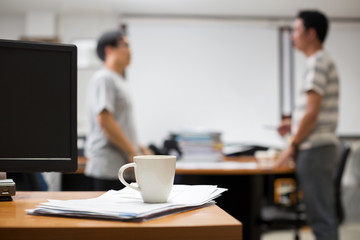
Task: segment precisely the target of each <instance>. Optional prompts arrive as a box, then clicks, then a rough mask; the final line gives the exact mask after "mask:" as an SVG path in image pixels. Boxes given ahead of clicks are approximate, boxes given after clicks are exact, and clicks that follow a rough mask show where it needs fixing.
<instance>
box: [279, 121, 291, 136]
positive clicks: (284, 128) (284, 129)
mask: <svg viewBox="0 0 360 240" xmlns="http://www.w3.org/2000/svg"><path fill="white" fill-rule="evenodd" d="M277 131H278V133H279V134H280V136H282V137H283V136H285V135H286V134H288V133H290V132H291V118H284V119H283V120H282V121H281V123H280V125H279V127H278V128H277Z"/></svg>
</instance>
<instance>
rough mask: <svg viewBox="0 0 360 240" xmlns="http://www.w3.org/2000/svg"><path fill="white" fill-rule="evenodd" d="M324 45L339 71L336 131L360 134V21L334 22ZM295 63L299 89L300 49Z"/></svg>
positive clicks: (303, 63) (301, 64)
mask: <svg viewBox="0 0 360 240" xmlns="http://www.w3.org/2000/svg"><path fill="white" fill-rule="evenodd" d="M325 49H326V50H327V51H328V52H329V54H330V55H331V56H332V58H333V59H334V61H335V64H336V67H337V70H338V74H339V81H340V99H339V101H340V104H339V123H338V128H337V132H338V134H339V135H340V136H341V135H343V136H360V106H359V103H360V23H333V24H331V25H330V31H329V33H328V37H327V39H326V41H325ZM295 63H296V64H295V79H296V86H297V89H299V85H300V84H299V83H300V82H301V75H302V73H303V71H304V68H305V57H304V56H303V55H302V54H300V53H297V54H296V58H295ZM295 92H297V91H295Z"/></svg>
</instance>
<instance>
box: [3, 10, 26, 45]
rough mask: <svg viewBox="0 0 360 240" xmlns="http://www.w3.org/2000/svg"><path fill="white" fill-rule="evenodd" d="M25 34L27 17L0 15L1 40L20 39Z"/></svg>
mask: <svg viewBox="0 0 360 240" xmlns="http://www.w3.org/2000/svg"><path fill="white" fill-rule="evenodd" d="M24 34H25V15H20V14H19V15H0V39H19V38H20V37H21V36H23V35H24Z"/></svg>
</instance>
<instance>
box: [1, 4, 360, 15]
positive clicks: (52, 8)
mask: <svg viewBox="0 0 360 240" xmlns="http://www.w3.org/2000/svg"><path fill="white" fill-rule="evenodd" d="M305 8H306V9H309V8H310V9H321V10H322V11H324V12H325V13H326V14H327V15H328V16H329V17H332V18H360V1H359V0H0V15H6V14H7V15H9V14H25V13H26V12H37V11H41V12H44V11H45V12H53V13H56V14H70V13H71V14H74V13H75V14H81V13H118V14H122V15H146V14H151V15H165V14H166V15H198V16H200V15H212V16H235V17H236V16H238V17H241V16H255V17H256V16H258V17H264V16H265V17H291V16H294V15H295V14H296V13H297V12H298V10H299V9H305Z"/></svg>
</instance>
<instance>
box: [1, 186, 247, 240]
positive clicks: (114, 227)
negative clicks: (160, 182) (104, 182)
mask: <svg viewBox="0 0 360 240" xmlns="http://www.w3.org/2000/svg"><path fill="white" fill-rule="evenodd" d="M102 193H103V192H17V194H16V196H14V197H13V199H14V200H13V201H12V202H0V236H1V239H4V240H6V239H40V240H41V239H47V240H48V239H63V240H68V239H86V240H92V239H102V240H103V239H107V240H110V239H115V238H117V239H134V240H137V239H157V240H160V239H168V240H170V239H171V240H177V239H179V240H180V239H181V240H183V239H190V240H191V239H194V240H195V239H197V240H200V239H206V240H211V239H214V240H215V239H224V240H226V239H229V240H230V239H239V240H240V239H242V224H241V223H240V222H239V221H237V220H236V219H235V218H233V217H231V216H230V215H229V214H227V213H226V212H225V211H223V210H222V209H221V208H219V207H218V206H216V205H212V206H209V207H205V208H201V209H197V210H192V211H188V212H183V213H178V214H174V215H170V216H166V217H162V218H158V219H153V220H150V221H146V222H141V223H128V222H120V221H109V220H91V219H78V218H66V217H49V216H32V215H27V214H26V212H25V209H32V208H34V207H35V206H36V205H37V204H39V203H41V202H46V200H47V199H82V198H92V197H97V196H99V195H101V194H102Z"/></svg>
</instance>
